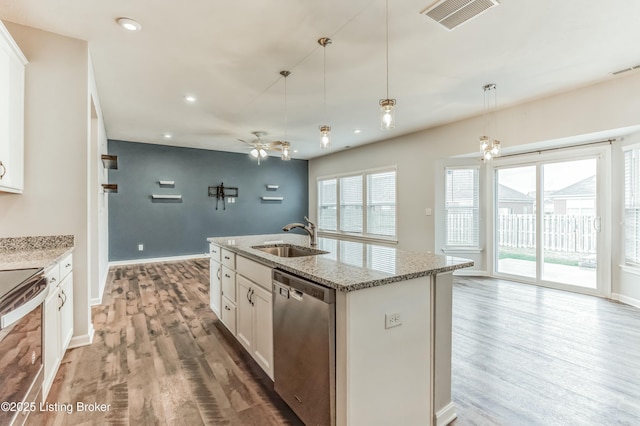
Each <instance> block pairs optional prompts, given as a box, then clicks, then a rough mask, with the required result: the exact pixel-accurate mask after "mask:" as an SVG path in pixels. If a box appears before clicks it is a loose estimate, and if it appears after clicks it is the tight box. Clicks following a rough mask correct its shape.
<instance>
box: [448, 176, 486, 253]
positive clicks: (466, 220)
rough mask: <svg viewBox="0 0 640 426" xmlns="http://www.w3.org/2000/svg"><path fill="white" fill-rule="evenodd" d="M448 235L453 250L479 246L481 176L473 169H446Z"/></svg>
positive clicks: (449, 244)
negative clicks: (454, 248)
mask: <svg viewBox="0 0 640 426" xmlns="http://www.w3.org/2000/svg"><path fill="white" fill-rule="evenodd" d="M445 173H446V179H445V235H446V245H447V246H450V247H479V246H480V173H479V169H478V168H477V167H474V168H446V169H445Z"/></svg>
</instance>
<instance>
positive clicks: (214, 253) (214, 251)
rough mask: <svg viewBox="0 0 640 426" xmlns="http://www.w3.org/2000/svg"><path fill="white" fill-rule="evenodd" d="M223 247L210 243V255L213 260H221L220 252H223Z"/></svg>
mask: <svg viewBox="0 0 640 426" xmlns="http://www.w3.org/2000/svg"><path fill="white" fill-rule="evenodd" d="M221 250H222V249H221V248H220V247H219V246H217V245H215V244H209V255H210V256H211V259H212V260H215V261H216V262H220V252H221Z"/></svg>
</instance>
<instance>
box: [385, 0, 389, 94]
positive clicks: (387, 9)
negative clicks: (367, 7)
mask: <svg viewBox="0 0 640 426" xmlns="http://www.w3.org/2000/svg"><path fill="white" fill-rule="evenodd" d="M385 27H386V38H387V99H389V0H385Z"/></svg>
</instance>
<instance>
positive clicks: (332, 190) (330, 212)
mask: <svg viewBox="0 0 640 426" xmlns="http://www.w3.org/2000/svg"><path fill="white" fill-rule="evenodd" d="M336 198H337V180H336V179H327V180H321V181H318V228H319V229H321V230H325V231H336V230H337V229H338V205H337V203H336Z"/></svg>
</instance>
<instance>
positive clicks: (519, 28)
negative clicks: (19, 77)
mask: <svg viewBox="0 0 640 426" xmlns="http://www.w3.org/2000/svg"><path fill="white" fill-rule="evenodd" d="M431 2H432V0H404V1H396V0H390V1H389V91H390V93H389V96H390V97H391V98H396V99H397V117H396V118H397V127H396V128H395V129H394V130H392V131H386V132H385V131H382V130H380V129H379V119H378V108H379V107H378V101H379V100H380V99H381V98H385V97H386V94H385V33H384V23H385V12H384V11H385V2H384V0H349V1H344V0H324V1H321V2H320V1H308V0H307V1H305V0H279V1H273V0H252V1H211V0H185V1H182V2H176V1H175V0H154V1H142V0H137V1H136V0H108V1H104V0H103V1H97V0H83V1H77V0H1V1H0V19H2V20H7V21H11V22H15V23H19V24H23V25H28V26H31V27H35V28H40V29H43V30H47V31H51V32H55V33H59V34H63V35H66V36H70V37H75V38H79V39H82V40H87V41H88V42H89V47H90V50H91V55H92V58H93V63H94V68H95V74H96V80H97V86H98V91H99V96H100V102H101V108H102V111H103V115H104V120H105V126H106V129H107V135H108V137H109V138H110V139H120V140H128V141H136V142H148V143H159V144H169V145H177V146H188V147H196V148H205V149H214V150H223V151H231V152H248V148H247V146H246V145H244V144H242V143H241V142H238V141H237V139H238V138H242V139H248V140H251V139H252V136H251V132H253V131H265V132H267V136H266V137H265V139H266V140H267V141H270V140H283V139H285V134H284V133H285V106H284V104H285V102H284V99H285V92H284V81H283V79H282V77H281V76H280V75H279V71H281V70H284V69H287V70H290V71H291V72H292V74H291V76H290V77H289V78H288V79H287V99H288V102H287V103H288V107H287V111H288V114H287V122H288V124H287V136H286V139H287V140H289V141H290V142H291V144H292V146H293V148H295V149H297V150H298V152H297V153H296V154H294V158H306V159H309V158H313V157H317V156H320V155H324V154H326V153H327V152H326V151H322V150H321V149H320V146H319V132H318V126H319V125H321V124H329V125H331V126H332V135H333V148H332V150H331V152H335V151H336V150H340V149H344V148H345V147H346V146H356V145H361V144H365V143H370V142H375V141H379V140H382V139H387V138H390V137H395V136H399V135H402V134H407V133H412V132H415V131H418V130H421V129H425V128H428V127H432V126H435V125H439V124H443V123H446V122H451V121H455V120H457V119H460V118H464V117H468V116H471V115H476V114H479V113H481V110H482V105H483V91H482V86H483V85H484V84H486V83H496V84H497V85H498V91H497V95H498V107H504V106H507V105H512V104H515V103H521V102H524V101H526V100H530V99H533V98H539V97H543V96H547V95H550V94H553V93H557V92H560V91H564V90H568V89H571V88H575V87H579V86H584V85H588V84H591V83H594V82H597V81H601V80H604V79H607V78H614V77H612V76H611V74H610V73H611V72H612V71H616V70H619V69H622V68H627V67H630V66H634V65H637V64H639V63H640V51H638V48H637V43H638V40H640V25H639V23H640V1H637V0H607V1H604V0H601V1H594V0H562V1H558V0H535V1H523V0H519V1H517V0H501V1H500V3H501V5H500V6H498V7H495V8H493V9H490V10H489V11H487V12H486V13H485V14H483V15H481V16H479V17H477V18H476V19H474V20H472V21H469V22H467V23H465V24H463V25H462V26H460V27H458V28H457V29H455V30H453V31H447V30H446V29H445V28H444V27H442V26H440V25H439V24H437V23H436V22H434V21H432V20H431V19H430V18H428V17H426V16H424V15H420V14H419V12H420V11H421V10H423V9H424V8H425V7H427V6H429V5H430V4H431ZM118 17H128V18H132V19H135V20H137V21H138V22H139V23H140V24H141V25H142V31H140V32H136V33H131V32H127V31H125V30H123V29H122V28H120V27H119V26H118V25H117V24H116V22H115V20H116V18H118ZM322 36H327V37H330V38H331V39H332V40H333V44H331V45H330V46H328V47H327V48H326V58H327V75H326V79H327V116H328V117H327V119H326V120H325V119H324V118H323V117H324V113H323V72H322V69H323V51H322V47H320V46H319V45H318V44H317V39H318V38H320V37H322ZM633 72H637V71H633ZM187 94H192V95H195V96H196V97H197V98H198V100H197V102H196V103H194V104H188V103H186V102H185V101H184V96H185V95H187ZM356 128H357V129H361V130H362V132H361V133H360V134H354V133H353V130H354V129H356ZM165 132H169V133H171V134H172V135H173V138H172V139H171V140H166V139H164V138H163V133H165Z"/></svg>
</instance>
